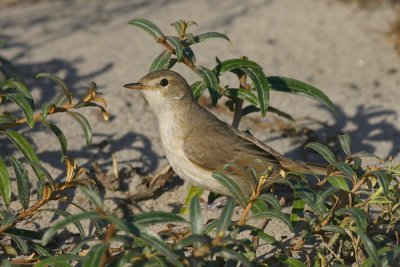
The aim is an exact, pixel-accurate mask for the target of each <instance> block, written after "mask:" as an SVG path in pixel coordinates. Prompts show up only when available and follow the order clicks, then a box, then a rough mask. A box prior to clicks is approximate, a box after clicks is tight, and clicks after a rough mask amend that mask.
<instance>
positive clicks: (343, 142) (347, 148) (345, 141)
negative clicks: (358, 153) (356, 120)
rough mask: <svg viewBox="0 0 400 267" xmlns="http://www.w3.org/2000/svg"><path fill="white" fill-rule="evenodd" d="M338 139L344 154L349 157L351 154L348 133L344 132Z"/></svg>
mask: <svg viewBox="0 0 400 267" xmlns="http://www.w3.org/2000/svg"><path fill="white" fill-rule="evenodd" d="M339 141H340V145H341V146H342V149H343V151H344V153H345V154H346V156H348V157H350V155H351V139H350V136H349V134H348V133H345V134H343V135H339Z"/></svg>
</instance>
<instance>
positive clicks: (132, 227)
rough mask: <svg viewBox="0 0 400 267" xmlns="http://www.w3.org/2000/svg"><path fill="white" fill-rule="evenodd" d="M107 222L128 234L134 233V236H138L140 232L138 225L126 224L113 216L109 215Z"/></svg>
mask: <svg viewBox="0 0 400 267" xmlns="http://www.w3.org/2000/svg"><path fill="white" fill-rule="evenodd" d="M107 220H108V221H110V222H111V223H113V224H115V226H116V227H117V228H118V229H119V230H121V231H125V232H126V233H132V234H137V233H138V232H139V230H138V225H136V224H135V225H134V224H129V225H128V224H126V223H125V222H124V221H123V220H121V219H119V218H117V217H116V216H114V215H112V214H108V215H107Z"/></svg>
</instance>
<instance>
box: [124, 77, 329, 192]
mask: <svg viewBox="0 0 400 267" xmlns="http://www.w3.org/2000/svg"><path fill="white" fill-rule="evenodd" d="M124 87H126V88H130V89H135V90H140V91H141V92H142V93H143V95H144V97H145V98H146V100H147V102H148V103H149V105H150V107H151V108H152V109H153V111H154V112H155V114H156V116H157V119H158V126H159V130H160V135H161V140H162V143H163V145H164V150H165V154H166V156H167V159H168V161H169V163H170V164H171V166H172V168H173V169H174V171H175V172H176V173H177V174H178V175H179V176H180V177H181V178H182V179H184V180H186V181H188V182H189V183H191V184H193V185H195V186H198V187H200V188H203V189H206V190H209V191H212V192H216V193H220V194H223V195H230V193H229V191H228V190H227V189H226V188H225V187H224V186H222V185H221V184H220V183H219V182H218V181H217V180H215V179H214V178H213V177H212V176H211V175H212V173H213V172H215V171H223V167H224V165H225V164H227V163H235V164H237V165H240V166H243V167H249V166H252V167H253V168H261V166H259V165H260V163H257V162H259V160H260V159H261V160H264V161H266V162H267V164H268V166H273V173H272V175H271V176H272V177H274V176H278V175H279V170H280V169H283V170H286V171H295V172H303V173H313V174H320V175H323V174H326V169H325V168H324V167H322V166H320V165H316V164H311V163H304V162H300V161H294V160H290V159H287V158H285V157H283V156H282V155H281V154H279V153H278V152H277V151H275V150H274V149H272V148H271V147H269V146H267V145H266V144H264V143H262V142H261V141H259V140H257V139H256V138H254V137H253V136H251V135H249V134H247V133H244V132H242V131H239V130H238V129H236V128H234V127H232V126H230V125H229V124H226V123H225V122H223V121H220V120H219V119H217V118H216V117H215V116H214V115H213V114H211V113H210V112H209V111H207V110H206V109H204V108H203V107H202V106H200V105H199V104H198V103H197V101H196V100H195V98H194V97H193V94H192V90H191V88H190V86H189V84H188V83H187V82H186V80H185V79H184V78H183V77H182V76H181V75H179V74H178V73H176V72H174V71H171V70H161V71H155V72H151V73H149V74H147V75H146V76H144V77H143V78H142V79H140V81H139V82H137V83H129V84H126V85H124ZM264 166H265V165H264ZM225 173H226V174H228V175H229V177H230V178H231V179H232V180H233V181H234V182H236V183H237V184H238V186H239V187H240V188H241V189H242V190H243V192H244V193H245V194H251V192H252V190H253V187H254V185H253V183H252V181H251V180H250V179H249V178H247V177H245V176H243V175H240V173H238V171H235V170H230V171H228V172H226V171H225Z"/></svg>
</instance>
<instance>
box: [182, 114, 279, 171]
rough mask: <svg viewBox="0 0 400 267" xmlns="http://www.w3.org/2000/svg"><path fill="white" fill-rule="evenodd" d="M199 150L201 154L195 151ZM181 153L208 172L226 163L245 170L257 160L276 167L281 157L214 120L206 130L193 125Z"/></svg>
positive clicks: (251, 137)
mask: <svg viewBox="0 0 400 267" xmlns="http://www.w3.org/2000/svg"><path fill="white" fill-rule="evenodd" d="M196 126H197V127H196ZM211 131H212V133H211ZM199 147H201V151H199V149H197V148H199ZM183 150H184V153H185V155H186V157H187V158H188V159H189V160H190V161H192V162H193V163H195V164H197V165H198V166H200V167H201V168H203V169H206V170H210V171H215V170H218V169H222V168H223V166H224V165H225V164H227V163H235V164H238V165H240V166H244V167H247V166H249V164H250V163H253V162H254V161H255V160H256V159H262V160H266V161H268V164H271V165H279V157H280V156H281V155H280V154H279V153H278V152H276V151H275V150H273V149H272V148H270V147H269V146H267V145H265V144H263V143H262V142H260V141H259V140H257V139H256V138H254V137H253V136H251V135H249V134H246V133H244V132H241V131H239V130H237V129H235V128H233V127H231V126H230V125H228V124H226V123H223V122H221V121H219V120H218V119H216V118H214V117H213V118H212V119H211V121H210V124H209V125H208V127H207V128H205V127H204V125H195V127H193V128H192V129H191V130H190V131H188V133H187V135H186V136H185V137H184V144H183Z"/></svg>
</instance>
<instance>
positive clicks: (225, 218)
mask: <svg viewBox="0 0 400 267" xmlns="http://www.w3.org/2000/svg"><path fill="white" fill-rule="evenodd" d="M234 209H235V201H234V200H233V199H232V198H231V199H229V200H228V201H227V202H226V204H225V207H224V209H223V210H222V213H221V216H220V218H219V220H218V224H217V229H216V233H217V235H218V236H224V235H225V232H226V230H227V229H228V226H229V225H230V224H231V218H232V214H233V210H234Z"/></svg>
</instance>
